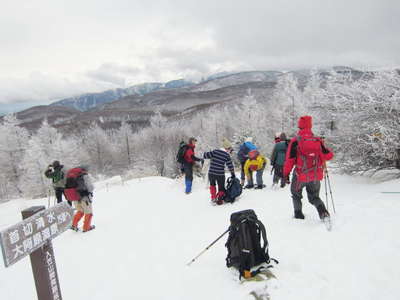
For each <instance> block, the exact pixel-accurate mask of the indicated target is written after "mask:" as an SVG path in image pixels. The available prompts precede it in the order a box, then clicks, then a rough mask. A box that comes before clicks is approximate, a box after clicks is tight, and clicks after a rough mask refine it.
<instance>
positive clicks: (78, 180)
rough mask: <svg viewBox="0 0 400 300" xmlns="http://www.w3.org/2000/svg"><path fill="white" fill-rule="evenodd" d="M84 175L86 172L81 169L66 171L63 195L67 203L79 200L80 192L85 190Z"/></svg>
mask: <svg viewBox="0 0 400 300" xmlns="http://www.w3.org/2000/svg"><path fill="white" fill-rule="evenodd" d="M85 174H86V172H85V171H84V170H83V169H81V168H73V169H70V170H68V172H67V176H66V183H65V189H64V195H65V198H66V199H67V200H68V201H79V200H81V193H80V192H82V191H84V190H86V187H85V182H84V180H83V175H85Z"/></svg>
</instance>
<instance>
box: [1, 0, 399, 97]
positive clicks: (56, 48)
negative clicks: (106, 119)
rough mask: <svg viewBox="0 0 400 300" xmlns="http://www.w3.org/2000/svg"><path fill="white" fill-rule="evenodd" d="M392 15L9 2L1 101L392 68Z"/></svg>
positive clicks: (369, 3)
mask: <svg viewBox="0 0 400 300" xmlns="http://www.w3.org/2000/svg"><path fill="white" fill-rule="evenodd" d="M33 11H35V13H32V12H33ZM16 12H18V13H16ZM399 15H400V3H399V2H398V1H395V0H384V1H375V0H362V1H361V0H347V1H344V0H336V1H333V0H324V1H320V0H303V1H300V0H281V1H272V0H252V1H247V2H245V1H231V0H219V1H211V0H202V1H194V0H185V1H183V0H175V1H166V0H153V1H139V0H130V1H129V0H116V1H113V2H110V1H108V0H107V1H106V0H85V1H78V0H71V1H61V2H60V1H53V0H42V1H40V2H35V1H29V0H19V1H14V2H12V1H8V2H7V3H4V4H2V10H1V11H0V20H1V21H0V42H1V45H2V46H1V48H0V66H1V68H0V89H1V91H0V102H3V103H6V102H7V103H9V102H13V101H22V100H23V101H25V100H27V99H28V100H29V101H38V103H39V102H43V101H48V100H49V99H54V98H59V97H64V96H66V97H67V96H71V95H73V94H76V93H80V92H94V91H99V90H101V89H105V88H113V87H123V86H125V85H127V84H137V83H141V82H146V81H167V80H171V79H176V78H181V77H189V78H193V79H196V78H200V77H203V76H207V75H209V74H210V73H213V72H220V71H239V70H250V69H258V70H261V69H264V70H266V69H290V68H300V67H316V66H327V65H350V66H355V67H360V66H367V67H390V66H399V65H400V55H399V53H400V39H399V38H398V34H399V30H398V28H400V18H398V16H399ZM31 74H40V76H37V75H33V76H32V75H31Z"/></svg>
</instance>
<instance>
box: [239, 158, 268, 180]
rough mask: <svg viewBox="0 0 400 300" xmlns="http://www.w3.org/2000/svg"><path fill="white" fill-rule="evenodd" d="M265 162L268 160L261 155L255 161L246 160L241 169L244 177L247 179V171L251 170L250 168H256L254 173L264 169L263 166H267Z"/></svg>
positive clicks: (248, 173)
mask: <svg viewBox="0 0 400 300" xmlns="http://www.w3.org/2000/svg"><path fill="white" fill-rule="evenodd" d="M267 162H268V160H267V159H266V158H265V157H264V156H263V155H261V154H259V155H258V156H257V158H256V159H253V160H251V159H248V160H246V163H245V164H244V167H243V169H244V174H246V176H247V177H248V176H249V175H250V172H249V170H250V169H251V168H250V167H251V166H255V167H256V168H257V169H256V170H255V171H258V170H261V169H263V168H265V166H266V165H267ZM253 171H254V170H253Z"/></svg>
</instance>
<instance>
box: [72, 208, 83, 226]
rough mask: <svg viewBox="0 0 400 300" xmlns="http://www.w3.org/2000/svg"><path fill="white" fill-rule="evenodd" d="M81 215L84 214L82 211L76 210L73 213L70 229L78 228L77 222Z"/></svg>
mask: <svg viewBox="0 0 400 300" xmlns="http://www.w3.org/2000/svg"><path fill="white" fill-rule="evenodd" d="M83 215H84V214H83V212H82V211H77V212H76V214H75V216H74V219H73V220H72V226H71V229H73V228H76V229H78V223H79V221H80V219H82V217H83Z"/></svg>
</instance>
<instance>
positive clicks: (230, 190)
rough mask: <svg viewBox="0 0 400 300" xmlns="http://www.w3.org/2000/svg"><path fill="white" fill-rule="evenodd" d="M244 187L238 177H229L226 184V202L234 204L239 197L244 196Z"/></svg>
mask: <svg viewBox="0 0 400 300" xmlns="http://www.w3.org/2000/svg"><path fill="white" fill-rule="evenodd" d="M242 189H243V188H242V185H241V184H240V180H239V179H237V178H236V177H229V178H228V180H227V182H226V191H225V197H224V201H225V202H229V203H233V202H234V201H235V199H236V198H237V197H239V196H240V195H241V194H242Z"/></svg>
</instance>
